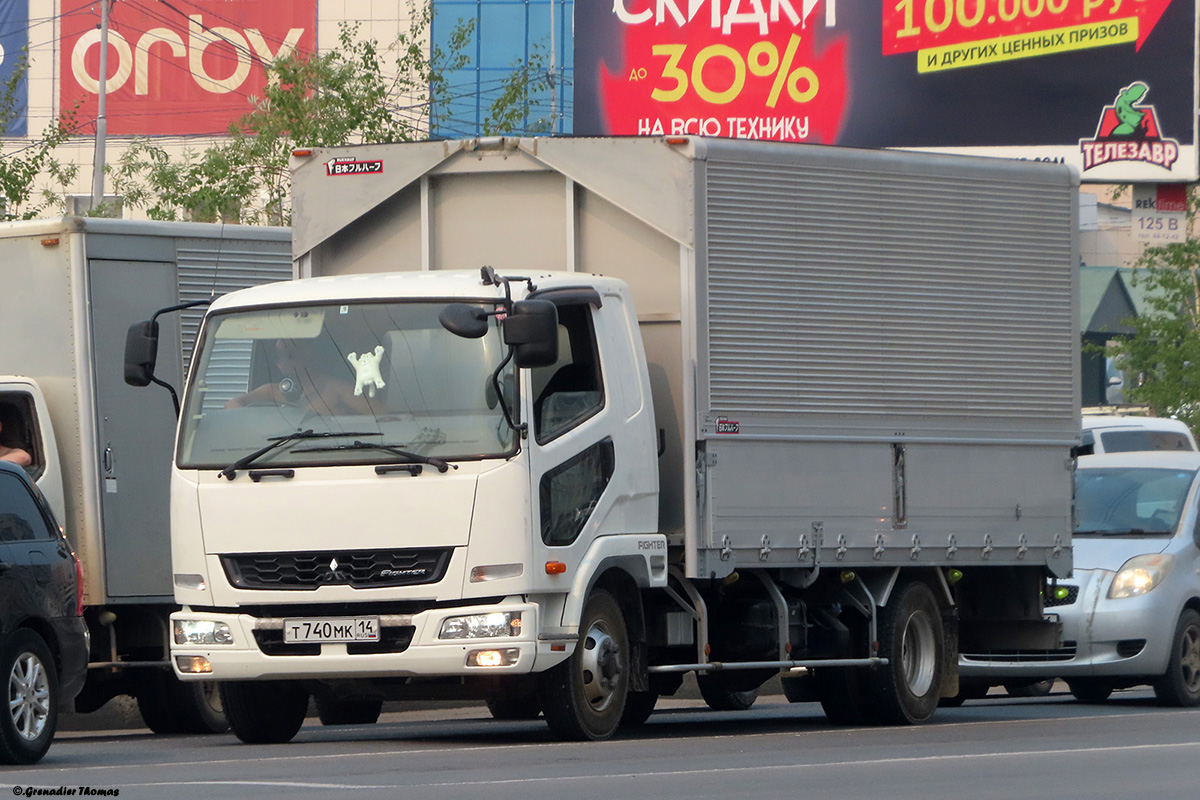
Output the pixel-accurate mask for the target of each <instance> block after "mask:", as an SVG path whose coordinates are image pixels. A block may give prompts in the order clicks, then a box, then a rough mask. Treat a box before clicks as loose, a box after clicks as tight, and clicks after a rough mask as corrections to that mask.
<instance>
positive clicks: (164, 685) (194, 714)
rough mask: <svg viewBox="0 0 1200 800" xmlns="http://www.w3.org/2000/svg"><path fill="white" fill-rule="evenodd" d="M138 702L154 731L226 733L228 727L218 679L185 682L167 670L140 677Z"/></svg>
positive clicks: (140, 709)
mask: <svg viewBox="0 0 1200 800" xmlns="http://www.w3.org/2000/svg"><path fill="white" fill-rule="evenodd" d="M136 698H137V705H138V711H140V712H141V714H142V720H143V721H144V722H145V723H146V727H147V728H149V729H150V730H152V731H154V732H155V733H223V732H224V731H227V730H229V722H228V721H227V720H226V719H225V711H224V709H223V708H222V707H221V695H220V692H219V690H218V689H217V684H216V681H202V682H199V683H190V682H189V683H184V682H183V681H181V680H179V679H178V678H176V677H175V676H174V675H172V674H171V673H169V672H166V671H165V670H150V671H147V672H145V673H144V674H142V675H140V676H139V677H138V679H137V694H136Z"/></svg>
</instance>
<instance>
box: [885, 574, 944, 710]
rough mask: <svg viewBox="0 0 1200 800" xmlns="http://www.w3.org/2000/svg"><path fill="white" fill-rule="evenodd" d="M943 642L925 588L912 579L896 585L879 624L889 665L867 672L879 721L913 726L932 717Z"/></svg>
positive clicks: (938, 692) (938, 615) (933, 605)
mask: <svg viewBox="0 0 1200 800" xmlns="http://www.w3.org/2000/svg"><path fill="white" fill-rule="evenodd" d="M944 641H945V640H944V638H943V630H942V614H941V610H940V609H939V608H938V604H937V600H936V599H935V598H934V595H933V591H932V590H931V589H930V588H929V586H928V585H926V584H924V583H921V582H918V581H914V582H912V583H908V584H905V585H904V586H902V587H900V588H899V590H898V592H897V594H896V595H895V596H894V597H893V598H892V600H891V602H889V603H888V604H887V605H886V606H884V608H883V612H882V614H881V615H880V620H879V644H880V653H881V655H883V656H884V657H885V658H887V659H888V664H887V666H884V667H880V668H879V669H878V670H877V671H875V672H873V673H871V692H872V694H873V695H874V698H873V699H874V701H875V702H874V704H873V705H874V706H875V707H876V709H877V711H878V715H879V720H880V721H881V722H884V723H889V724H894V725H913V724H916V723H919V722H924V721H925V720H927V719H929V718H930V717H931V716H933V712H934V711H936V710H937V707H938V700H940V699H941V690H942V664H943V662H944V659H943V657H942V656H943V654H942V649H943V647H944Z"/></svg>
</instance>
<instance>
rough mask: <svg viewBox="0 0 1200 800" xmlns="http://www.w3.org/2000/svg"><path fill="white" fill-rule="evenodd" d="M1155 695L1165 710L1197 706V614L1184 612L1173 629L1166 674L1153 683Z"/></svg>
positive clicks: (1199, 627)
mask: <svg viewBox="0 0 1200 800" xmlns="http://www.w3.org/2000/svg"><path fill="white" fill-rule="evenodd" d="M1154 695H1155V696H1156V697H1157V698H1158V702H1160V703H1162V704H1163V705H1166V706H1194V705H1198V704H1200V614H1197V613H1196V611H1195V610H1193V609H1190V608H1187V609H1184V611H1183V613H1182V614H1180V615H1179V622H1178V623H1176V625H1175V638H1174V639H1173V640H1172V644H1171V659H1170V661H1168V662H1167V671H1166V672H1165V673H1163V675H1162V677H1161V678H1159V679H1158V680H1157V681H1155V682H1154Z"/></svg>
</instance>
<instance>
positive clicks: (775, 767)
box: [121, 741, 1200, 789]
mask: <svg viewBox="0 0 1200 800" xmlns="http://www.w3.org/2000/svg"><path fill="white" fill-rule="evenodd" d="M1181 748H1200V741H1195V742H1175V743H1171V744H1141V745H1119V746H1112V747H1081V748H1070V749H1061V750H1018V751H1012V752H1003V753H965V754H952V755H950V754H948V755H938V756H913V757H906V758H876V759H869V760H866V761H824V762H814V763H810V764H770V765H760V766H753V767H713V768H707V769H684V770H669V771H663V772H621V773H580V774H575V775H554V776H552V777H539V778H502V779H495V778H489V779H486V780H479V781H448V782H443V783H406V784H401V783H395V784H384V785H380V784H370V785H366V784H355V783H302V782H296V781H251V780H245V781H239V780H229V781H222V780H198V781H157V782H153V783H122V784H121V787H122V788H129V789H138V788H149V787H166V786H175V787H182V786H212V785H221V786H289V787H294V788H308V789H395V788H400V787H403V788H406V789H448V788H469V787H476V786H482V787H487V786H495V785H496V784H534V783H548V782H550V781H564V780H571V779H572V778H594V777H597V776H598V775H601V774H602V775H603V777H605V778H607V779H617V778H631V779H634V778H636V779H638V780H645V779H647V778H677V777H683V776H698V775H731V774H737V773H742V772H752V773H753V772H766V771H774V772H778V771H781V770H811V769H828V768H830V767H867V766H891V765H895V764H922V763H930V762H935V761H948V760H951V759H964V758H968V759H994V758H1005V759H1007V758H1013V757H1022V756H1025V757H1031V756H1032V757H1046V756H1072V755H1073V756H1077V755H1094V754H1101V753H1130V752H1133V751H1137V750H1177V749H1181ZM372 755H374V754H372ZM379 755H393V756H394V755H395V754H394V753H387V754H383V753H380V754H379ZM206 763H212V762H206ZM597 766H603V765H602V764H599V763H598V764H597Z"/></svg>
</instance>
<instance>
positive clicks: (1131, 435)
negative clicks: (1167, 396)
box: [1100, 429, 1192, 453]
mask: <svg viewBox="0 0 1200 800" xmlns="http://www.w3.org/2000/svg"><path fill="white" fill-rule="evenodd" d="M1100 442H1101V444H1103V445H1104V452H1106V453H1131V452H1135V451H1139V450H1191V449H1192V443H1191V442H1189V441H1188V438H1187V437H1186V436H1184V435H1183V434H1182V433H1178V432H1176V431H1152V430H1148V429H1142V430H1131V431H1104V432H1102V433H1101V434H1100Z"/></svg>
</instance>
